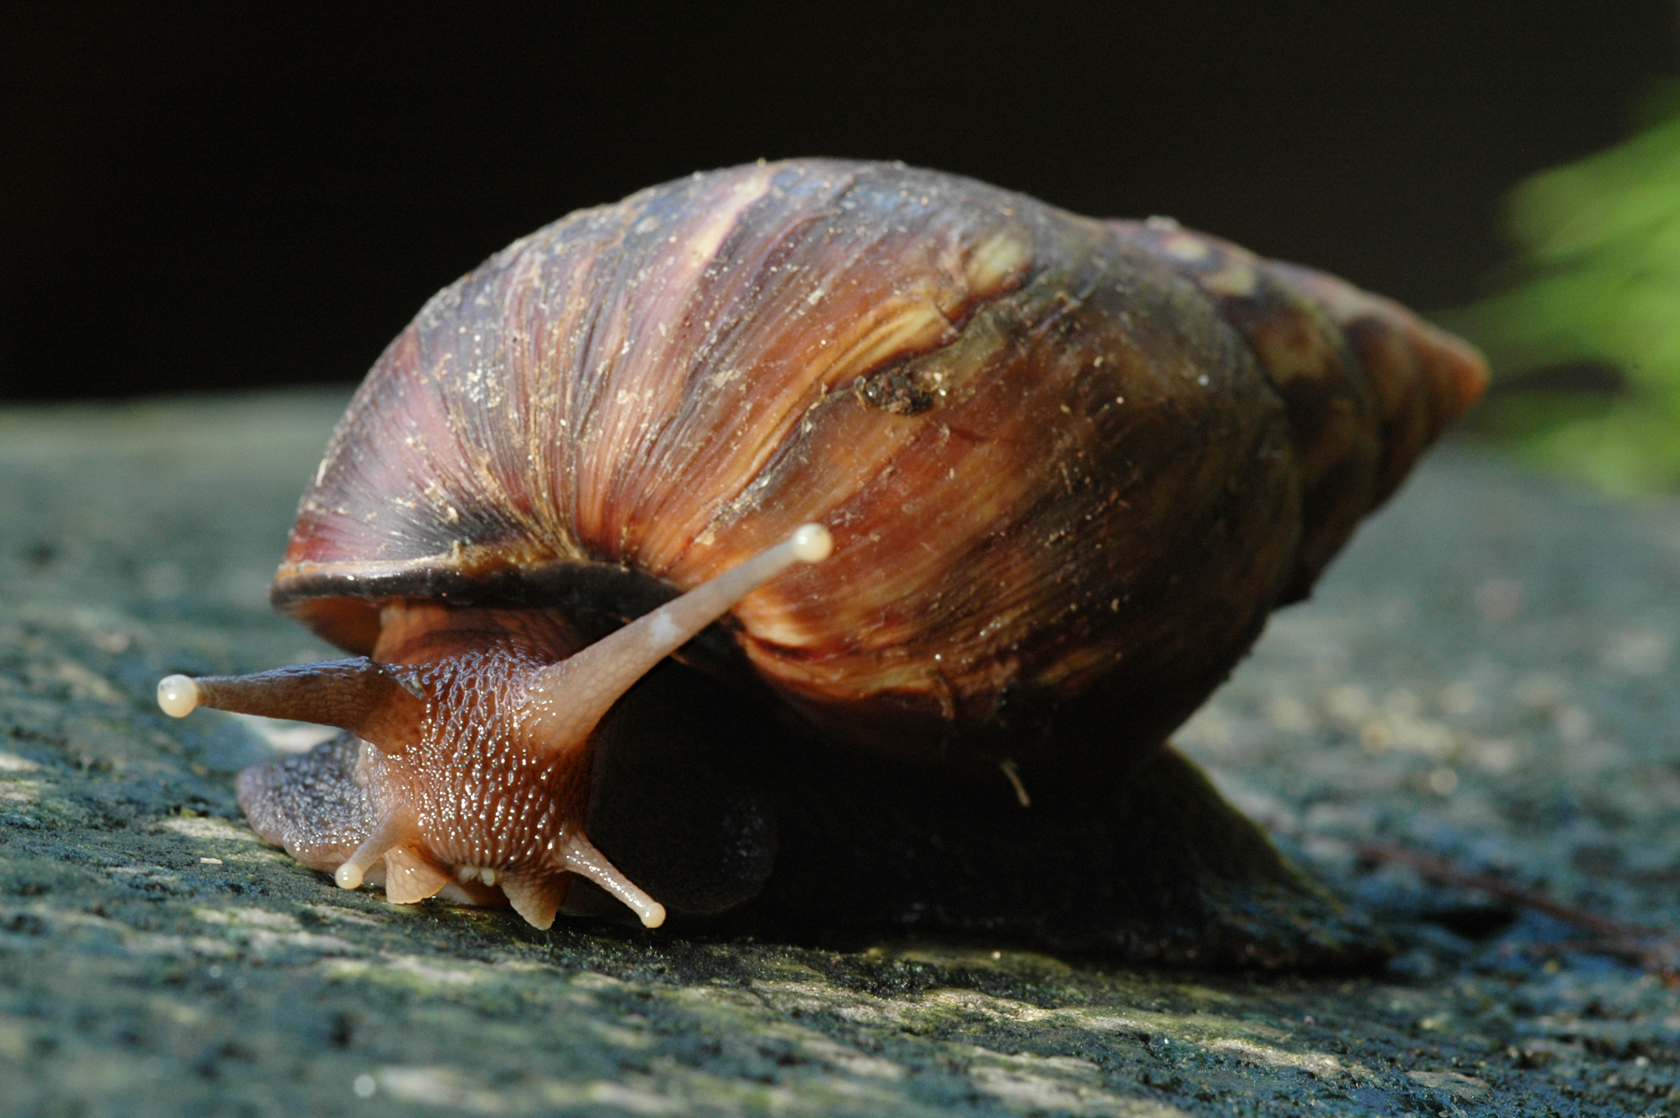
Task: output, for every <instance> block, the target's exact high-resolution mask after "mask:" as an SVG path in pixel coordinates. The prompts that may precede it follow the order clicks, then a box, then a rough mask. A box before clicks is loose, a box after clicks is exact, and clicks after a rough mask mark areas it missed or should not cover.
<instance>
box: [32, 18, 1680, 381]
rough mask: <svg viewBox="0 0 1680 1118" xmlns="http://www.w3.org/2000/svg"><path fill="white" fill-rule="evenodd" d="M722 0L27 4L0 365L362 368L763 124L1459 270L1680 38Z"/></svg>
mask: <svg viewBox="0 0 1680 1118" xmlns="http://www.w3.org/2000/svg"><path fill="white" fill-rule="evenodd" d="M724 10H725V11H727V15H724V14H719V13H716V12H707V11H705V10H704V9H701V8H699V7H696V9H695V10H694V14H689V15H683V16H676V17H668V16H664V15H656V14H642V13H643V12H644V11H646V10H645V9H643V8H641V7H639V6H636V5H631V4H619V5H612V4H595V5H590V6H588V7H582V6H577V5H564V4H559V5H536V4H531V5H525V6H522V7H512V6H509V7H494V6H486V5H466V4H444V3H409V4H404V5H401V6H396V5H391V6H381V5H343V6H334V7H327V6H320V7H312V6H309V5H297V4H287V5H275V6H272V7H270V8H266V9H265V8H260V7H255V6H250V7H235V6H233V5H225V6H210V5H167V4H163V5H158V4H148V5H134V6H133V7H132V8H128V7H119V6H115V5H113V6H111V7H109V8H105V7H94V6H66V5H64V4H54V5H43V6H40V7H38V8H32V7H28V6H18V5H8V7H7V8H6V12H5V18H4V21H3V22H0V67H3V70H0V398H13V399H18V398H52V397H76V396H118V395H130V394H135V393H148V392H159V391H179V390H189V389H205V388H250V387H256V386H261V385H270V384H280V383H289V382H322V381H338V380H350V379H354V378H356V377H359V376H360V375H361V374H362V372H363V371H364V370H365V369H366V368H367V366H368V365H369V364H370V363H371V362H372V361H373V359H374V358H375V357H376V356H377V355H378V353H379V351H380V349H381V348H383V346H384V344H385V343H386V341H388V340H389V339H390V338H391V336H393V335H394V334H395V333H396V332H397V331H398V330H399V329H401V327H402V326H403V324H404V323H405V322H406V321H407V320H408V319H409V317H410V316H412V315H413V313H414V312H415V311H417V310H418V309H419V307H420V304H421V303H422V302H423V301H424V300H425V298H426V297H427V296H428V295H429V294H430V293H431V292H432V291H434V290H436V289H437V288H438V287H440V286H442V285H444V284H446V283H448V282H450V281H451V280H453V279H454V278H455V277H456V276H458V275H459V274H461V273H462V272H463V271H465V270H467V269H468V268H470V267H472V266H473V265H474V264H476V263H477V262H478V261H479V260H481V259H483V258H484V257H485V256H486V255H488V254H489V253H490V252H492V251H494V250H495V249H496V248H498V247H500V246H501V245H503V244H505V243H506V242H508V241H510V240H512V239H513V238H515V237H517V236H519V235H520V234H523V233H526V232H529V231H530V230H532V229H534V228H536V227H538V226H540V225H543V224H545V223H547V222H549V221H552V220H553V219H555V218H557V217H559V216H560V215H562V214H564V213H566V212H567V211H569V210H572V209H574V208H576V207H579V206H583V205H589V204H593V203H598V202H605V201H611V200H614V199H617V198H619V197H621V196H622V195H624V194H626V193H629V192H630V191H632V190H635V189H637V188H639V187H642V186H646V185H650V184H652V183H655V182H659V181H662V180H665V179H669V178H673V177H675V176H678V175H681V174H685V173H687V172H689V171H691V170H694V169H697V168H706V167H715V166H722V165H726V164H730V163H736V162H742V161H746V160H751V159H755V158H758V157H760V156H765V157H769V158H776V157H781V156H789V155H808V154H824V155H843V156H859V157H874V158H883V159H902V160H905V161H906V162H909V163H914V164H921V165H925V166H932V167H938V168H942V169H945V170H951V171H960V172H963V173H966V174H970V175H973V176H976V177H978V178H981V179H985V180H988V181H991V182H995V183H998V184H1000V185H1004V186H1008V187H1011V188H1015V189H1019V190H1024V191H1027V192H1029V193H1032V194H1036V195H1038V196H1040V197H1042V198H1045V199H1047V200H1049V201H1051V202H1054V203H1057V204H1059V205H1062V206H1066V207H1068V208H1070V209H1073V210H1077V211H1081V212H1085V213H1092V214H1103V215H1147V214H1153V213H1164V214H1170V215H1173V216H1175V217H1178V218H1179V219H1180V220H1182V221H1184V222H1185V223H1186V224H1191V225H1195V226H1199V227H1202V228H1206V229H1208V230H1210V231H1213V232H1216V233H1219V234H1221V235H1223V236H1227V237H1230V238H1232V239H1234V240H1237V241H1239V242H1242V243H1244V244H1247V245H1249V246H1250V247H1252V248H1254V249H1256V250H1258V251H1261V252H1264V253H1267V254H1269V255H1276V256H1283V257H1287V258H1292V259H1297V260H1302V261H1305V262H1310V263H1313V264H1317V265H1319V266H1322V267H1325V268H1328V269H1330V270H1332V271H1335V272H1339V273H1341V274H1343V275H1345V276H1347V277H1348V278H1350V279H1353V280H1354V281H1356V282H1358V283H1360V284H1363V285H1365V286H1368V287H1371V288H1373V289H1375V290H1378V291H1381V292H1384V293H1386V294H1390V295H1393V296H1395V297H1397V298H1399V299H1401V300H1402V301H1404V302H1407V303H1411V304H1413V305H1415V306H1417V307H1419V308H1422V309H1425V310H1427V309H1431V308H1438V307H1443V306H1448V305H1452V304H1455V303H1459V302H1463V301H1465V300H1467V299H1470V298H1472V297H1474V296H1475V295H1476V294H1478V293H1479V292H1481V291H1483V290H1485V289H1486V287H1487V284H1488V282H1489V276H1490V273H1491V272H1492V270H1493V269H1494V268H1495V267H1496V266H1497V265H1498V263H1499V261H1500V260H1501V259H1502V257H1503V255H1504V247H1503V245H1502V244H1501V241H1500V238H1499V234H1498V215H1499V199H1500V198H1501V196H1502V195H1503V193H1504V192H1505V191H1506V190H1507V189H1508V188H1509V187H1510V186H1511V185H1512V184H1514V183H1515V182H1516V181H1517V180H1518V179H1520V178H1522V177H1523V176H1525V175H1527V174H1529V173H1531V172H1533V171H1536V170H1538V169H1540V168H1543V167H1546V166H1550V165H1553V164H1556V163H1559V162H1563V161H1567V160H1569V159H1572V158H1576V157H1579V156H1581V155H1584V154H1586V153H1588V152H1590V151H1592V150H1594V149H1596V148H1599V147H1602V146H1604V145H1606V144H1608V143H1611V142H1613V141H1614V140H1616V139H1617V138H1619V137H1620V136H1622V135H1623V134H1625V132H1626V130H1627V126H1628V115H1627V113H1628V108H1629V105H1630V104H1631V103H1632V100H1633V99H1634V97H1635V95H1636V94H1637V93H1638V92H1639V91H1640V90H1641V89H1642V88H1644V87H1646V86H1647V85H1648V83H1649V82H1650V81H1651V79H1652V78H1653V77H1656V76H1660V75H1665V74H1673V73H1675V72H1676V70H1677V69H1680V57H1677V53H1680V52H1677V47H1680V33H1677V32H1680V21H1677V17H1676V7H1675V5H1674V4H1673V3H1672V0H1625V2H1604V3H1596V4H1589V3H1540V2H1528V3H1482V4H1478V3H1475V2H1474V0H1459V2H1457V3H1430V4H1416V3H1413V4H1401V3H1380V4H1379V3H1348V2H1346V0H1337V2H1333V3H1332V2H1326V3H1293V4H1289V3H1269V4H1243V3H1235V2H1229V0H1226V2H1214V0H1197V2H1189V0H1179V2H1172V3H1169V2H1166V0H1157V2H1154V3H1148V4H1128V3H1103V4H1098V3H1092V4H1088V5H1084V6H1064V7H1060V8H1057V7H1054V6H1044V5H1038V6H1032V10H1031V11H1029V6H1028V5H1025V4H1021V5H1017V6H1016V7H1015V8H1014V9H1013V11H1012V12H1005V11H1004V10H1003V9H1001V8H991V7H982V6H978V5H971V6H967V7H956V6H950V7H941V6H911V5H903V6H897V7H895V6H880V7H871V6H867V5H863V6H860V5H856V4H851V5H845V6H838V5H837V6H834V7H832V8H830V9H826V10H824V11H822V12H821V13H820V14H809V13H804V12H800V11H797V10H796V9H794V8H793V7H792V6H791V5H765V6H758V7H755V6H748V5H737V6H733V7H729V8H727V9H724ZM1035 13H1036V14H1035Z"/></svg>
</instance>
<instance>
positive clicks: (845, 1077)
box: [0, 392, 1680, 1115]
mask: <svg viewBox="0 0 1680 1118" xmlns="http://www.w3.org/2000/svg"><path fill="white" fill-rule="evenodd" d="M344 400H345V397H344V395H343V394H342V393H334V392H316V393H293V394H284V395H263V396H250V397H238V398H220V399H185V400H178V401H162V402H147V403H136V404H125V405H118V406H107V407H101V406H75V407H56V408H29V409H15V410H10V411H5V412H0V587H3V589H0V1113H4V1114H7V1115H13V1114H15V1115H153V1114H156V1115H198V1114H203V1115H223V1114H227V1115H292V1114H306V1113H307V1114H322V1115H332V1114H346V1115H349V1114H357V1115H359V1114H386V1113H389V1114H416V1113H418V1114H425V1113H472V1114H510V1115H523V1114H602V1115H613V1114H637V1115H642V1114H652V1115H658V1114H679V1113H681V1114H689V1113H693V1114H737V1113H741V1114H760V1113H762V1114H790V1115H798V1114H858V1115H864V1114H871V1115H873V1114H929V1115H932V1114H942V1115H1025V1114H1070V1115H1111V1114H1112V1115H1179V1114H1197V1115H1223V1114H1265V1115H1296V1114H1301V1115H1305V1114H1337V1115H1367V1114H1369V1115H1403V1114H1420V1115H1421V1114H1465V1115H1484V1114H1485V1115H1493V1114H1499V1115H1543V1114H1565V1115H1574V1114H1589V1115H1611V1114H1618V1115H1620V1114H1629V1115H1632V1114H1671V1113H1676V1112H1680V1072H1677V1069H1676V1065H1675V1057H1676V1054H1677V1048H1680V995H1677V994H1676V992H1675V990H1673V989H1671V988H1670V987H1669V986H1667V985H1665V983H1664V980H1663V978H1662V977H1661V976H1660V975H1659V974H1656V973H1648V972H1647V971H1646V970H1644V969H1642V968H1641V967H1639V966H1637V965H1635V964H1634V963H1633V962H1632V961H1630V960H1629V959H1626V958H1618V957H1616V956H1614V955H1612V954H1606V953H1604V952H1603V948H1604V945H1603V944H1602V943H1601V942H1597V941H1595V940H1594V939H1593V937H1592V936H1591V935H1590V934H1589V933H1588V932H1586V931H1583V930H1582V929H1580V928H1577V927H1573V926H1571V925H1569V924H1567V923H1564V922H1562V921H1560V920H1558V919H1555V918H1553V917H1549V916H1545V915H1543V914H1540V913H1537V912H1535V911H1533V910H1529V909H1522V908H1519V907H1515V906H1513V905H1511V904H1509V903H1507V902H1504V901H1501V900H1500V899H1498V898H1496V897H1491V896H1489V895H1487V894H1484V893H1478V892H1475V891H1471V890H1468V889H1464V888H1452V887H1446V886H1442V885H1437V884H1431V883H1429V882H1426V881H1424V880H1422V879H1421V878H1419V877H1418V876H1417V875H1416V874H1415V873H1413V872H1412V871H1410V870H1408V869H1406V868H1404V867H1403V866H1400V865H1398V864H1395V863H1392V862H1386V863H1381V864H1375V863H1372V862H1370V861H1368V860H1362V859H1361V855H1360V851H1359V844H1360V843H1363V842H1368V841H1383V842H1390V843H1399V844H1404V845H1406V846H1409V847H1412V848H1416V849H1420V850H1425V851H1429V852H1432V853H1435V854H1438V855H1442V856H1444V857H1446V858H1449V859H1451V860H1452V861H1453V862H1454V863H1456V864H1458V865H1461V866H1463V867H1464V868H1465V869H1467V870H1476V871H1481V872H1489V873H1493V874H1496V875H1498V876H1500V877H1502V878H1504V879H1506V880H1508V881H1510V882H1512V883H1513V884H1518V885H1522V886H1525V887H1530V888H1538V889H1543V890H1545V891H1546V892H1547V893H1548V894H1550V895H1551V896H1553V897H1556V898H1557V899H1559V900H1560V901H1564V902H1567V903H1570V904H1574V905H1578V906H1581V907H1583V908H1586V909H1589V910H1591V911H1593V912H1595V913H1598V914H1601V915H1603V916H1607V917H1614V918H1618V919H1622V920H1627V921H1632V922H1637V923H1641V924H1647V925H1652V926H1656V927H1660V928H1670V929H1680V904H1677V898H1676V883H1677V882H1680V688H1677V687H1676V685H1675V680H1676V677H1677V676H1680V503H1676V502H1675V501H1673V500H1664V499H1655V498H1653V499H1649V500H1646V501H1644V502H1642V503H1636V504H1627V503H1610V502H1608V501H1605V500H1601V499H1598V498H1594V497H1592V496H1589V495H1586V494H1583V493H1580V492H1576V491H1572V490H1569V489H1566V488H1564V487H1562V486H1560V485H1558V484H1556V483H1552V482H1548V481H1542V480H1537V479H1534V478H1531V477H1528V476H1524V475H1523V474H1521V473H1519V472H1518V471H1517V470H1516V469H1515V468H1514V467H1512V466H1510V465H1507V464H1506V463H1505V462H1503V461H1502V460H1500V459H1498V458H1496V457H1493V456H1491V455H1490V454H1489V453H1488V452H1486V451H1482V450H1478V449H1475V448H1473V447H1468V446H1462V445H1453V446H1448V447H1446V448H1444V449H1443V450H1442V451H1440V452H1438V453H1437V454H1436V455H1435V456H1434V457H1433V458H1432V459H1430V460H1429V462H1428V463H1427V464H1426V465H1425V466H1424V467H1423V468H1422V470H1421V471H1420V473H1419V474H1418V476H1417V477H1416V478H1414V479H1413V481H1412V482H1411V483H1410V484H1409V486H1408V487H1407V488H1406V489H1405V490H1404V491H1403V492H1402V494H1401V495H1400V496H1399V497H1398V498H1397V499H1396V501H1395V502H1394V503H1393V504H1392V506H1391V507H1390V508H1389V509H1387V510H1386V511H1385V512H1383V513H1382V514H1381V515H1380V516H1379V517H1377V518H1376V519H1375V520H1374V521H1373V522H1371V523H1370V524H1368V525H1367V526H1366V527H1365V528H1364V529H1363V530H1362V531H1361V532H1360V534H1359V536H1358V537H1357V539H1356V540H1355V542H1354V544H1353V545H1352V547H1351V548H1350V549H1349V551H1348V553H1347V554H1346V555H1344V556H1343V557H1342V558H1341V559H1340V560H1339V561H1338V562H1337V563H1336V565H1335V566H1334V567H1333V568H1332V571H1331V573H1330V575H1329V577H1328V578H1327V579H1326V581H1325V582H1324V584H1323V585H1322V586H1321V587H1320V589H1319V590H1318V592H1317V593H1316V594H1315V596H1314V598H1313V599H1312V600H1311V601H1310V602H1307V603H1305V604H1302V605H1300V606H1296V607H1292V608H1290V609H1288V610H1285V611H1283V612H1282V613H1280V614H1279V615H1278V616H1277V617H1275V618H1274V619H1273V621H1272V624H1271V627H1270V629H1269V631H1268V632H1267V634H1266V636H1265V638H1264V639H1263V640H1262V641H1261V643H1260V645H1259V647H1258V648H1257V649H1256V651H1255V652H1254V654H1253V655H1252V656H1251V657H1250V658H1249V659H1248V660H1247V661H1246V662H1245V663H1244V664H1243V665H1242V666H1241V667H1240V668H1239V669H1238V671H1237V673H1236V675H1235V676H1234V677H1233V679H1232V680H1231V682H1230V683H1229V684H1228V685H1227V686H1226V688H1225V689H1223V690H1222V691H1221V692H1220V693H1219V694H1218V695H1217V696H1216V697H1215V698H1214V700H1213V701H1212V702H1211V703H1210V704H1209V705H1208V706H1207V708H1205V709H1204V710H1203V711H1202V712H1201V713H1199V714H1198V715H1197V716H1196V717H1195V718H1194V719H1193V720H1192V721H1191V722H1190V724H1189V725H1188V726H1186V727H1185V728H1184V729H1183V730H1182V731H1181V733H1180V734H1179V735H1178V737H1177V740H1178V741H1179V742H1180V744H1181V745H1183V746H1184V747H1185V748H1186V749H1187V750H1188V751H1189V752H1190V753H1191V754H1192V755H1193V756H1195V757H1196V758H1197V759H1198V760H1199V761H1201V762H1202V763H1203V764H1204V765H1206V766H1207V767H1208V769H1209V770H1210V772H1211V773H1212V775H1213V776H1214V778H1215V780H1216V781H1217V782H1218V784H1219V785H1220V787H1221V788H1222V789H1223V790H1224V791H1225V792H1226V794H1227V795H1228V796H1230V797H1231V799H1232V800H1233V801H1235V802H1236V803H1237V804H1238V805H1239V806H1240V807H1242V808H1243V809H1244V810H1246V811H1247V812H1249V813H1250V814H1252V815H1253V816H1254V817H1256V818H1258V819H1260V820H1261V821H1262V822H1264V823H1265V824H1266V825H1267V826H1268V827H1269V828H1270V829H1271V830H1272V832H1273V833H1274V835H1275V836H1276V837H1277V839H1278V841H1279V843H1280V844H1281V845H1282V846H1283V847H1284V848H1285V849H1286V850H1288V851H1289V852H1290V853H1291V854H1292V856H1294V857H1295V858H1297V859H1298V860H1299V861H1300V862H1301V863H1302V864H1303V865H1304V866H1306V867H1307V868H1309V869H1310V870H1311V871H1312V872H1313V873H1314V874H1315V875H1317V876H1318V877H1319V878H1320V879H1321V880H1322V881H1324V882H1326V883H1327V884H1328V885H1329V886H1330V887H1331V888H1332V889H1334V890H1335V891H1336V892H1338V893H1339V894H1341V895H1342V896H1344V897H1346V898H1348V899H1349V900H1350V901H1351V902H1352V903H1354V904H1357V905H1361V906H1364V907H1365V908H1366V909H1367V910H1369V911H1371V912H1373V913H1375V914H1376V915H1377V916H1378V917H1379V918H1380V919H1381V920H1382V921H1383V923H1384V924H1385V926H1386V927H1387V928H1388V929H1389V930H1390V932H1391V934H1392V935H1394V937H1395V938H1396V940H1397V941H1398V943H1399V945H1400V948H1401V950H1400V953H1399V955H1398V956H1397V957H1396V958H1395V960H1394V962H1393V963H1392V964H1390V966H1389V967H1388V969H1387V970H1386V971H1383V972H1381V973H1378V974H1373V975H1364V976H1356V977H1348V976H1335V977H1313V976H1298V975H1283V976H1275V975H1253V974H1236V975H1230V974H1226V975H1208V974H1198V973H1192V972H1183V971H1163V970H1144V969H1129V968H1125V967H1122V966H1119V965H1117V964H1115V963H1114V962H1113V961H1111V960H1104V959H1102V958H1089V957H1084V958H1082V957H1067V958H1058V957H1053V956H1051V955H1047V954H1044V953H1040V952H1035V951H1030V950H1023V949H1021V948H1019V947H1018V946H1014V945H1011V944H1008V943H991V942H982V941H973V940H930V939H906V938H903V937H901V936H896V935H892V934H887V933H883V934H881V935H880V936H878V937H874V938H870V939H866V940H861V941H860V940H858V939H856V938H855V937H853V938H846V939H835V940H834V941H832V942H826V941H825V942H805V943H797V944H791V943H779V942H769V941H766V940H764V939H745V940H726V939H717V938H711V939H708V938H688V939H684V938H678V937H673V936H671V935H668V934H661V933H657V932H656V933H647V932H641V931H632V930H629V929H625V928H620V927H617V926H612V925H588V924H565V923H562V924H560V925H557V926H556V927H555V928H554V929H553V930H552V931H550V932H547V933H543V932H537V931H535V930H533V929H531V928H530V927H528V926H527V925H525V924H524V923H523V922H522V921H520V920H518V919H517V918H515V917H513V916H511V915H510V914H507V913H502V912H484V911H475V910H470V909H461V908H454V907H450V906H447V905H443V904H437V903H432V902H428V903H425V904H421V905H418V906H413V907H398V906H393V905H389V904H387V903H385V901H384V900H383V899H382V897H381V896H380V895H379V894H378V893H376V892H372V891H367V890H363V891H358V892H345V891H342V890H339V889H336V888H335V887H334V886H333V885H332V883H331V881H330V880H328V879H327V878H326V877H325V876H324V875H321V874H316V873H312V872H310V871H308V870H305V869H303V868H302V867H300V866H298V865H297V864H295V863H293V862H292V861H291V860H290V859H289V858H287V857H285V856H284V855H283V854H282V853H281V852H279V851H277V850H273V849H271V848H268V847H265V846H264V845H263V844H262V843H261V842H259V841H258V840H257V839H256V837H255V836H254V835H253V834H252V833H251V831H250V830H249V829H248V828H247V827H246V826H245V825H244V822H243V820H242V819H241V817H240V814H239V810H238V807H237V805H236V804H235V802H234V798H233V776H234V774H235V773H236V772H237V771H238V770H239V769H240V768H242V767H243V766H245V765H248V764H251V763H253V762H255V761H258V760H261V759H264V758H266V757H271V756H272V755H273V751H274V749H275V747H276V745H279V746H282V747H292V748H295V747H297V746H298V745H299V744H300V743H301V742H303V741H305V740H306V739H307V737H308V734H309V730H308V729H307V728H302V727H295V726H282V725H277V724H270V723H262V722H259V721H256V720H252V719H244V718H239V717H235V716H228V715H222V714H219V713H216V712H201V713H199V714H195V715H194V716H193V717H191V718H189V719H187V720H185V721H181V722H176V721H172V720H170V719H168V718H166V717H165V716H164V715H162V714H161V713H160V712H159V711H158V710H157V709H156V706H155V705H154V701H153V695H154V688H155V685H156V682H157V680H158V678H159V677H160V676H162V675H164V674H167V673H169V672H173V671H187V672H198V673H206V672H230V671H250V670H255V669H259V668H265V667H271V666H275V665H278V664H284V663H290V662H296V661H300V660H305V659H313V658H317V657H320V656H322V655H325V654H328V650H327V649H326V648H325V647H324V646H322V645H320V644H319V643H318V642H316V641H314V640H313V639H312V638H311V637H309V636H308V635H307V634H306V633H304V632H303V631H301V630H300V629H299V628H297V627H296V626H295V625H293V624H292V623H290V622H288V621H286V620H284V619H281V618H278V617H276V616H274V615H272V614H271V613H270V612H269V611H268V608H267V603H266V598H265V590H266V586H267V581H268V578H269V576H270V574H271V573H272V570H273V567H274V564H275V563H276V562H277V560H278V558H279V555H280V552H281V550H282V548H283V546H284V541H285V535H286V529H287V527H288V526H289V524H290V520H291V513H292V508H293V505H294V502H295V500H296V497H297V494H298V493H299V492H300V491H301V489H302V487H303V483H304V481H305V479H306V478H307V476H308V474H309V472H310V471H311V469H313V466H314V463H315V461H316V458H317V456H318V455H319V453H320V450H321V448H322V446H323V444H324V443H325V440H326V436H327V432H328V431H329V429H330V427H331V425H332V422H333V420H334V418H335V417H336V415H337V413H338V411H339V409H340V408H342V406H343V404H344ZM1660 946H1661V945H1659V947H1660Z"/></svg>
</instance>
